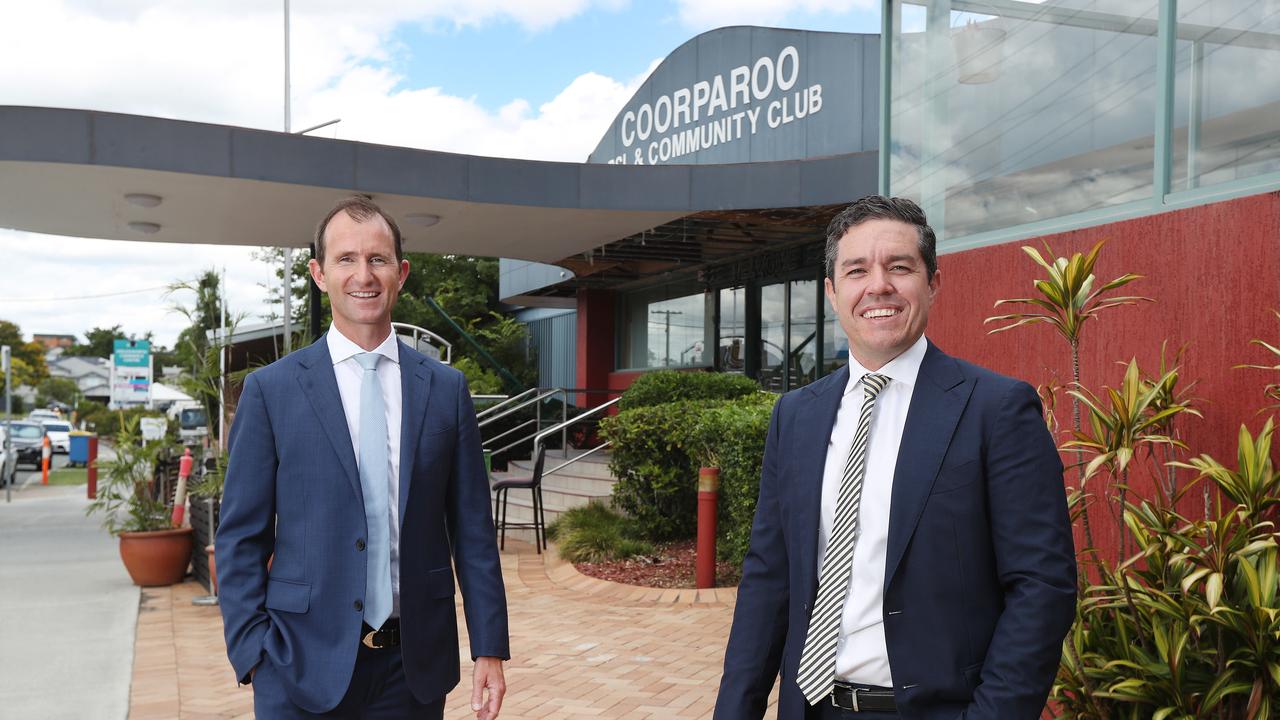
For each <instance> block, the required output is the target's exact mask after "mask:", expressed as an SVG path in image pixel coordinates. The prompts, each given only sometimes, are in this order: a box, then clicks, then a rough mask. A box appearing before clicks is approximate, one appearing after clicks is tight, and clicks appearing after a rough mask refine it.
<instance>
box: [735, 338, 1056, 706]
mask: <svg viewBox="0 0 1280 720" xmlns="http://www.w3.org/2000/svg"><path fill="white" fill-rule="evenodd" d="M848 380H849V370H848V368H847V367H846V368H844V369H842V370H840V371H839V372H836V373H832V374H831V375H829V376H827V377H826V378H823V379H822V380H819V381H817V382H815V383H813V384H811V385H808V386H806V387H803V388H801V389H799V390H796V391H793V392H791V393H788V394H786V395H784V396H783V397H782V398H781V399H780V400H779V401H778V403H777V405H776V406H775V407H774V412H773V419H772V421H771V423H770V426H769V436H768V440H767V442H766V445H765V456H764V467H763V471H762V473H761V477H760V497H759V501H758V503H757V506H756V516H755V522H754V525H753V527H752V532H751V547H750V550H749V551H748V553H747V557H746V560H745V562H744V563H743V574H742V583H741V585H739V587H738V599H737V607H736V609H735V611H734V618H733V629H732V631H731V632H730V636H729V645H728V648H727V650H726V651H725V661H724V676H723V678H722V680H721V684H720V694H719V697H718V699H717V702H716V711H715V717H716V718H717V720H743V719H744V718H759V717H763V715H764V711H765V705H766V702H767V699H768V695H769V692H770V689H771V688H772V686H773V683H774V680H775V678H777V677H778V674H779V669H780V670H781V675H782V687H781V691H780V696H779V701H778V717H779V718H780V720H802V719H803V718H804V713H805V706H806V702H805V699H804V696H803V695H802V694H801V692H800V688H799V687H798V686H797V685H796V681H795V678H796V672H797V668H798V666H799V664H800V655H801V651H802V650H803V648H804V640H805V633H806V631H807V629H808V624H809V612H810V609H811V607H812V605H813V602H814V599H815V597H816V595H817V589H818V583H817V574H818V565H819V562H820V558H819V557H818V555H817V553H818V527H819V514H820V512H821V495H822V493H821V489H822V475H823V465H824V462H825V458H826V454H827V442H828V439H829V438H830V436H831V428H832V426H833V425H834V424H835V418H836V411H837V410H838V409H839V407H840V401H841V397H842V395H843V394H844V389H845V386H846V384H847V383H848ZM1075 597H1076V569H1075V552H1074V547H1073V544H1072V539H1071V526H1070V521H1069V519H1068V517H1067V509H1066V498H1065V492H1064V488H1063V483H1062V463H1061V461H1060V460H1059V458H1058V453H1057V450H1056V448H1055V447H1054V444H1053V440H1052V438H1051V437H1050V434H1049V432H1048V430H1047V429H1046V428H1045V424H1044V421H1043V419H1042V417H1041V411H1040V401H1039V398H1038V397H1037V396H1036V393H1035V391H1034V390H1033V389H1032V388H1031V387H1030V386H1029V385H1027V384H1026V383H1024V382H1020V381H1017V380H1013V379H1010V378H1006V377H1003V376H1000V375H997V374H995V373H993V372H991V371H989V370H985V369H983V368H980V367H977V366H974V365H971V364H969V363H966V362H964V361H961V360H958V359H955V358H952V357H950V356H948V355H946V354H944V353H943V352H942V351H940V350H938V349H937V348H936V347H935V346H934V345H933V344H932V343H930V344H929V348H928V350H927V351H926V353H925V357H924V360H923V362H922V364H921V366H920V373H919V376H918V377H917V379H916V385H915V389H914V391H913V393H912V396H911V404H910V407H909V409H908V411H907V420H906V426H905V428H904V430H903V437H902V444H901V446H900V449H899V452H898V460H897V466H896V468H895V471H894V478H893V491H892V501H891V509H890V511H889V538H888V549H887V553H886V560H885V574H884V631H885V640H886V643H887V646H888V651H889V666H890V670H891V672H892V675H893V682H894V695H895V699H896V700H897V703H898V709H899V713H900V714H901V716H902V717H903V718H908V719H910V720H916V719H917V718H919V719H922V720H923V719H926V718H927V719H929V720H934V719H941V718H946V719H947V720H954V719H955V718H966V719H967V720H978V719H979V718H981V719H983V720H987V719H989V720H1019V719H1022V718H1025V719H1026V720H1033V719H1034V718H1037V717H1039V715H1040V711H1041V709H1042V707H1043V705H1044V701H1045V697H1046V696H1047V694H1048V691H1049V686H1050V684H1051V682H1052V680H1053V677H1054V674H1055V672H1056V670H1057V666H1058V659H1059V657H1060V655H1061V652H1062V639H1063V637H1064V636H1065V635H1066V633H1067V631H1068V630H1069V629H1070V627H1071V623H1072V621H1073V619H1074V617H1075Z"/></svg>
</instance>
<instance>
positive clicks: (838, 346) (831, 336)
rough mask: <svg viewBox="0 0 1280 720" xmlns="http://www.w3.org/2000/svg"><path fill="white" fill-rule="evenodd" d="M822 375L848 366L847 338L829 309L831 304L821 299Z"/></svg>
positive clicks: (833, 313)
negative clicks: (822, 324)
mask: <svg viewBox="0 0 1280 720" xmlns="http://www.w3.org/2000/svg"><path fill="white" fill-rule="evenodd" d="M821 305H822V322H823V323H825V325H824V326H823V329H822V374H823V375H829V374H831V373H832V372H835V371H836V370H837V369H839V368H841V367H844V366H845V365H848V364H849V338H848V337H847V336H846V335H845V334H844V329H843V328H841V327H840V319H839V318H838V317H836V314H835V312H834V311H833V310H832V309H831V303H829V302H827V299H826V298H825V297H824V298H823V299H822V303H821Z"/></svg>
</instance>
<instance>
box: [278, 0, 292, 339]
mask: <svg viewBox="0 0 1280 720" xmlns="http://www.w3.org/2000/svg"><path fill="white" fill-rule="evenodd" d="M292 125H293V119H292V118H291V117H290V108H289V0H284V131H285V132H292V130H291V129H290V126H292ZM281 280H282V281H283V283H284V354H285V355H288V354H289V352H290V351H291V350H292V349H293V348H292V345H293V317H292V315H293V307H292V303H291V301H292V300H293V298H292V297H291V296H292V295H293V248H291V247H289V246H287V245H286V246H285V248H284V274H283V276H282V277H281Z"/></svg>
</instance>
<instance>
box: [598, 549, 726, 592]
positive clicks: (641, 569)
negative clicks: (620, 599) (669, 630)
mask: <svg viewBox="0 0 1280 720" xmlns="http://www.w3.org/2000/svg"><path fill="white" fill-rule="evenodd" d="M696 558H697V549H696V544H695V542H694V541H692V540H687V541H684V542H677V543H667V544H663V545H658V546H657V552H655V553H654V554H653V555H645V556H636V557H633V558H629V559H627V560H611V561H608V562H598V563H574V567H576V568H578V572H580V573H582V574H583V575H590V576H591V577H595V578H600V579H601V580H608V581H610V582H616V583H623V584H626V585H640V586H642V587H657V588H691V587H694V586H695V584H694V564H695V561H696ZM740 579H742V568H741V567H739V566H737V565H734V564H733V563H728V562H718V563H716V587H733V586H735V585H737V584H738V581H739V580H740Z"/></svg>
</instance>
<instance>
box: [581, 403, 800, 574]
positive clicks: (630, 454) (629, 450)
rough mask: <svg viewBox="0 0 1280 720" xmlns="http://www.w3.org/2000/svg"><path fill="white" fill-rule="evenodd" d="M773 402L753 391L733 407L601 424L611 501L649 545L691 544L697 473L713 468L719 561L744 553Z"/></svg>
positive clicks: (680, 406)
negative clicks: (611, 477) (607, 446)
mask: <svg viewBox="0 0 1280 720" xmlns="http://www.w3.org/2000/svg"><path fill="white" fill-rule="evenodd" d="M776 401H777V396H775V395H772V394H770V393H765V392H760V391H759V390H758V389H756V390H753V391H752V393H751V394H749V395H743V396H740V397H738V398H736V399H732V400H701V401H682V402H673V403H666V404H663V405H652V406H648V407H639V408H634V409H629V410H624V411H622V412H620V413H618V415H616V416H615V417H612V418H608V419H606V420H605V421H604V422H603V423H601V429H602V432H603V433H604V436H605V437H606V438H607V439H608V440H610V441H611V442H612V447H611V448H610V453H611V460H610V469H611V470H612V471H613V474H614V476H615V477H617V478H618V482H617V483H616V484H615V485H614V486H613V498H614V502H615V503H617V505H618V507H620V508H622V509H623V510H625V511H626V512H627V513H629V514H630V515H631V516H632V517H634V518H635V520H636V523H637V526H638V528H639V530H640V532H641V533H643V536H644V537H646V538H648V539H650V540H657V541H661V540H672V539H682V538H689V537H692V536H693V534H694V532H695V531H696V529H697V503H698V468H699V467H701V466H704V465H710V466H716V467H719V468H720V511H719V517H718V524H719V528H718V536H719V542H718V546H719V547H718V554H719V556H720V558H721V559H725V560H729V561H732V562H734V563H740V562H741V561H742V558H743V556H745V554H746V550H747V543H748V540H749V539H750V535H751V521H752V519H753V518H754V516H755V508H756V496H757V495H758V494H759V487H760V467H761V465H762V463H763V459H764V442H765V436H766V434H767V433H768V429H769V416H770V413H771V412H772V409H773V404H774V403H775V402H776Z"/></svg>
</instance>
